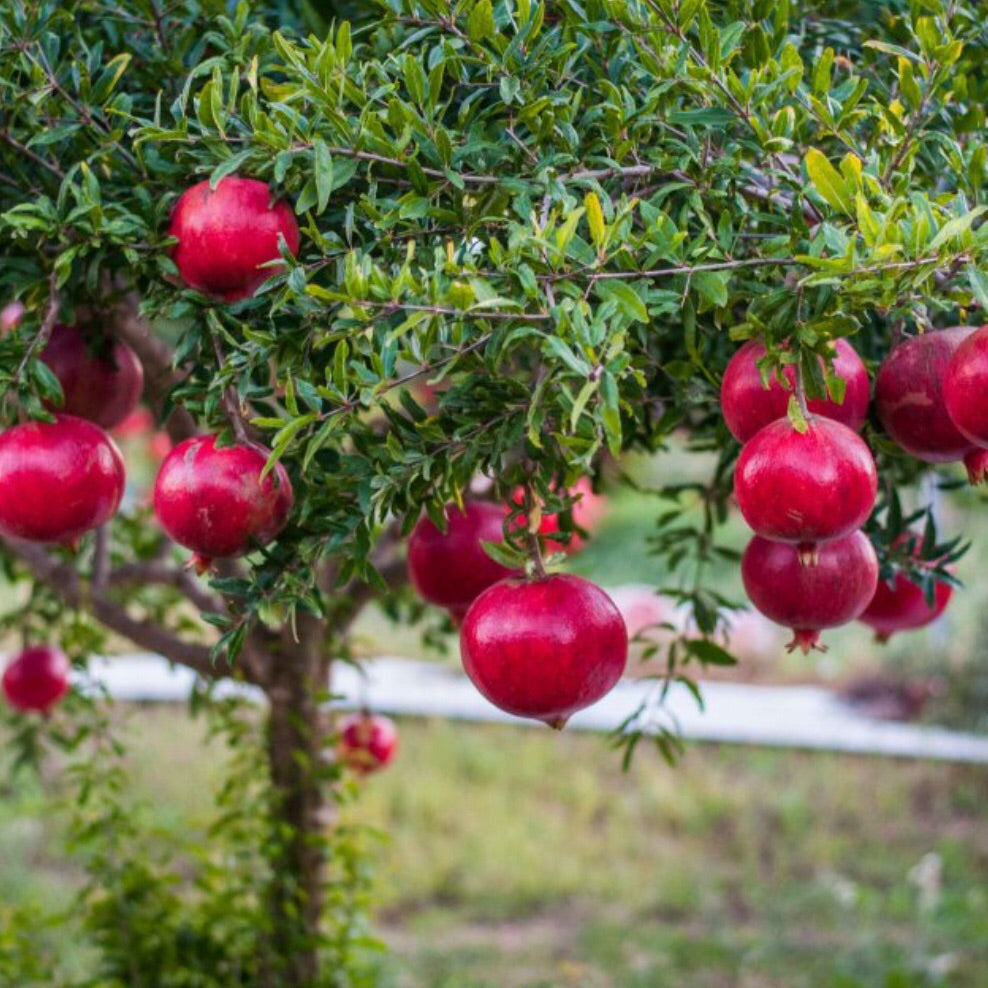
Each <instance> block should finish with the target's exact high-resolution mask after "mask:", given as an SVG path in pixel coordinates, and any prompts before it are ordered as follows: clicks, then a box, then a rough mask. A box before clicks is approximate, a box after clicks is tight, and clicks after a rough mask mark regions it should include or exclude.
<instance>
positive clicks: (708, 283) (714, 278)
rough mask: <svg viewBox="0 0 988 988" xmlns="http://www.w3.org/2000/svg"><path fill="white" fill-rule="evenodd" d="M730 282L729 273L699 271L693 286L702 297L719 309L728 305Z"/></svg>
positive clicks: (694, 277)
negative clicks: (728, 286) (728, 285)
mask: <svg viewBox="0 0 988 988" xmlns="http://www.w3.org/2000/svg"><path fill="white" fill-rule="evenodd" d="M729 281H730V273H729V272H727V271H699V272H698V273H697V274H695V275H693V284H694V285H695V286H696V290H697V291H698V292H699V293H700V297H701V298H703V299H705V300H706V301H707V302H709V303H710V304H711V305H715V306H717V307H720V306H722V305H727V298H728V294H727V284H728V282H729Z"/></svg>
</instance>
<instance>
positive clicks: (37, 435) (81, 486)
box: [0, 415, 126, 542]
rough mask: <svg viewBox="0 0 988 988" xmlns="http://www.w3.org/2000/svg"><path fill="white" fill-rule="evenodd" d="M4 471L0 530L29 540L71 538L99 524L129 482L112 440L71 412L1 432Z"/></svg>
mask: <svg viewBox="0 0 988 988" xmlns="http://www.w3.org/2000/svg"><path fill="white" fill-rule="evenodd" d="M0 477H2V478H3V483H2V484H0V533H2V534H4V535H8V536H13V537H15V538H19V539H27V540H29V541H31V542H72V541H73V540H75V539H77V538H79V536H80V535H82V534H84V533H85V532H88V531H89V530H90V529H93V528H98V527H99V526H100V525H102V524H104V523H105V522H107V521H109V520H110V519H111V518H112V517H113V515H114V514H115V513H116V510H117V508H118V507H120V500H121V498H122V497H123V493H124V485H125V483H126V475H125V472H124V463H123V458H122V457H121V455H120V451H119V450H118V449H117V447H116V444H115V443H114V442H113V440H112V439H110V437H109V436H108V435H107V434H106V433H105V432H104V431H103V430H102V429H101V428H100V427H99V426H98V425H94V424H93V423H92V422H87V421H86V420H85V419H80V418H76V417H75V416H72V415H58V416H56V419H55V421H54V422H25V423H24V424H23V425H17V426H14V427H13V428H12V429H8V430H7V431H6V432H4V433H2V434H0Z"/></svg>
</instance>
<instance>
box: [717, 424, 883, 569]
mask: <svg viewBox="0 0 988 988" xmlns="http://www.w3.org/2000/svg"><path fill="white" fill-rule="evenodd" d="M808 425H809V427H808V429H807V430H806V432H799V431H798V430H797V429H795V428H793V426H792V424H791V423H790V422H789V419H788V418H783V419H777V420H776V421H775V422H773V423H772V424H771V425H767V426H765V428H764V429H762V430H761V431H760V432H759V433H758V434H757V435H756V436H755V438H754V439H752V440H751V441H750V442H749V443H747V444H746V445H745V446H744V448H743V449H742V450H741V455H740V456H739V457H738V462H737V466H736V467H735V470H734V493H735V496H736V497H737V502H738V507H739V508H740V509H741V514H742V515H744V518H745V521H747V522H748V524H749V525H750V526H751V527H752V528H753V529H754V530H755V532H756V533H757V534H758V535H762V536H764V537H765V538H767V539H774V540H775V541H777V542H795V543H797V544H798V545H799V546H800V555H801V557H802V558H803V561H804V562H805V563H812V561H813V555H814V547H815V545H816V543H818V542H827V541H829V540H830V539H838V538H841V537H842V536H844V535H848V534H849V533H850V532H853V531H854V529H856V528H858V527H859V526H860V525H861V524H862V523H863V522H864V521H865V520H866V519H867V517H868V515H869V514H871V509H872V508H873V507H874V505H875V494H876V493H877V491H878V473H877V471H876V469H875V461H874V459H873V458H872V455H871V451H870V450H869V449H868V447H867V446H866V445H865V443H864V442H863V440H862V439H861V437H860V436H858V434H857V433H856V432H853V431H852V430H851V429H849V428H848V427H847V426H846V425H842V424H841V423H840V422H835V421H834V420H833V419H828V418H823V417H822V416H817V415H814V416H811V417H810V419H809V423H808Z"/></svg>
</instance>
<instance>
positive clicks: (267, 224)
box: [168, 175, 299, 302]
mask: <svg viewBox="0 0 988 988" xmlns="http://www.w3.org/2000/svg"><path fill="white" fill-rule="evenodd" d="M168 235H169V236H171V237H177V238H178V243H177V244H176V245H175V247H174V248H173V252H172V257H173V259H174V261H175V264H176V266H177V267H178V273H179V275H181V278H182V280H183V281H184V282H185V283H186V284H187V285H188V286H189V287H191V288H195V289H196V290H198V291H200V292H202V293H203V294H204V295H212V296H214V297H216V298H219V299H222V300H223V301H225V302H236V301H239V300H240V299H244V298H249V297H250V296H251V295H253V294H254V292H255V291H257V289H258V288H259V287H260V286H261V285H262V284H263V283H264V282H265V281H267V279H268V278H270V277H271V275H272V274H273V273H274V272H273V271H272V269H271V268H270V267H261V265H263V264H267V263H268V262H269V261H275V260H277V259H278V258H279V257H280V256H281V254H280V251H279V246H278V245H279V238H281V237H284V238H285V243H286V244H287V245H288V249H289V251H291V253H292V254H295V253H297V252H298V245H299V230H298V223H297V222H296V221H295V215H294V213H293V212H292V207H291V206H290V205H289V203H287V202H285V201H284V200H280V201H277V202H272V199H271V192H270V190H269V189H268V186H267V184H266V183H264V182H258V181H257V180H255V179H252V178H239V177H237V176H235V175H229V176H227V177H226V178H222V179H220V182H219V184H218V185H217V186H216V188H215V189H210V187H209V182H200V183H199V184H198V185H193V186H192V188H191V189H187V190H186V191H185V192H184V193H182V195H181V196H180V197H179V200H178V202H177V203H176V204H175V209H174V211H173V212H172V218H171V226H170V227H169V228H168Z"/></svg>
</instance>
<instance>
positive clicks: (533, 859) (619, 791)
mask: <svg viewBox="0 0 988 988" xmlns="http://www.w3.org/2000/svg"><path fill="white" fill-rule="evenodd" d="M130 722H131V728H130V730H129V732H128V734H129V742H130V745H131V756H130V758H131V772H132V776H133V788H134V793H135V796H137V797H138V798H140V799H143V800H146V801H148V803H149V804H150V805H151V807H152V809H153V812H154V817H155V823H156V824H157V825H158V826H159V827H161V828H162V829H163V831H165V832H169V831H171V832H175V831H179V832H189V831H191V832H193V833H198V832H202V831H204V830H205V828H206V826H207V825H208V823H209V820H210V817H211V813H212V805H211V797H210V793H211V791H212V785H213V783H214V781H215V780H216V778H217V773H218V772H219V771H220V768H221V766H220V765H219V764H218V762H219V759H218V757H217V753H216V752H215V751H210V749H209V748H208V747H207V746H206V745H205V743H204V741H203V738H202V732H201V731H200V730H199V729H198V728H197V727H195V726H193V725H190V724H189V723H188V721H187V718H186V715H185V714H184V713H183V712H181V711H179V710H177V709H170V708H146V709H142V710H140V711H136V712H134V714H133V715H132V716H131V718H130ZM400 730H401V737H402V750H401V752H400V754H399V758H398V760H397V762H396V764H395V766H394V768H393V769H392V770H391V771H389V772H387V773H385V774H383V775H381V776H378V777H375V778H372V779H370V780H369V781H368V782H367V784H366V786H365V791H364V793H363V798H362V799H361V800H360V801H359V802H358V803H357V804H356V806H355V807H353V808H351V809H349V810H348V811H347V813H348V817H349V818H350V819H352V820H359V821H361V822H364V823H369V824H372V825H375V826H382V827H384V828H386V829H387V830H389V831H390V833H391V838H390V842H389V843H388V844H387V845H386V846H385V847H384V848H383V849H382V851H381V852H380V860H379V866H378V872H379V874H378V878H379V888H380V902H379V909H378V922H379V927H380V929H381V932H382V933H383V936H384V938H385V940H386V941H387V942H388V943H389V944H390V946H391V948H392V955H391V956H390V957H389V958H388V959H387V960H385V961H383V962H382V963H383V968H382V971H381V977H380V983H381V985H382V986H383V988H550V986H551V988H564V986H570V985H572V986H579V988H595V986H598V985H599V986H607V988H639V986H640V988H645V986H648V988H654V986H661V985H666V984H669V985H672V984H682V985H689V986H690V988H708V986H709V988H804V986H805V988H810V986H813V988H866V986H867V988H872V986H879V988H904V986H906V988H910V986H917V988H918V986H939V985H945V986H946V985H949V986H951V988H979V986H982V985H983V984H984V970H985V969H986V967H988V771H986V770H985V769H983V768H964V767H957V766H945V765H939V764H924V763H914V762H891V761H884V760H878V759H862V758H851V757H845V756H836V755H834V756H831V755H820V754H801V753H795V752H778V751H762V750H757V749H742V748H730V747H694V748H692V749H691V750H690V751H689V753H688V755H687V756H686V758H685V759H684V761H683V762H682V764H681V765H680V766H679V767H678V768H676V769H669V768H668V767H667V766H665V765H664V763H662V762H661V761H660V759H659V758H658V757H657V756H656V755H655V753H653V752H651V751H647V750H642V751H640V752H639V754H638V755H637V757H636V760H635V763H634V765H633V766H632V769H631V771H630V772H628V773H627V774H622V773H621V772H620V770H619V767H618V764H617V758H616V756H615V754H614V753H613V752H611V751H609V750H608V749H607V747H606V745H605V744H604V742H603V740H602V739H601V738H599V737H593V736H587V735H577V734H575V733H573V734H567V733H564V734H562V735H555V734H553V733H551V732H549V731H543V730H539V729H530V730H525V729H513V728H503V727H480V726H473V725H463V724H453V723H446V722H438V721H436V722H420V721H419V722H413V721H405V722H402V723H401V725H400ZM49 806H50V804H49V803H48V802H47V801H46V799H45V798H44V796H43V794H41V793H40V792H38V791H37V790H36V789H34V788H31V787H29V788H28V789H26V790H25V789H18V790H15V791H13V792H10V793H8V794H7V795H6V797H5V798H4V799H3V800H0V902H3V903H5V904H6V905H13V904H14V903H25V902H34V903H36V904H43V905H46V906H58V905H60V904H64V903H65V902H66V901H67V897H68V895H69V893H70V891H71V889H72V887H73V885H74V883H75V881H76V880H77V877H78V876H77V875H75V873H74V872H73V870H72V867H71V863H70V862H67V861H66V859H65V858H64V856H63V854H62V852H61V850H60V847H59V826H58V821H57V820H55V819H52V818H51V817H50V816H49V814H48V812H47V810H48V808H49ZM921 862H925V864H921ZM917 872H919V873H925V875H926V877H925V880H924V881H925V888H926V891H925V892H922V891H921V888H920V885H918V884H917V881H918V879H917ZM911 875H912V876H913V877H910V876H911ZM920 884H922V883H920ZM65 946H66V949H72V948H73V945H72V944H66V945H65Z"/></svg>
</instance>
